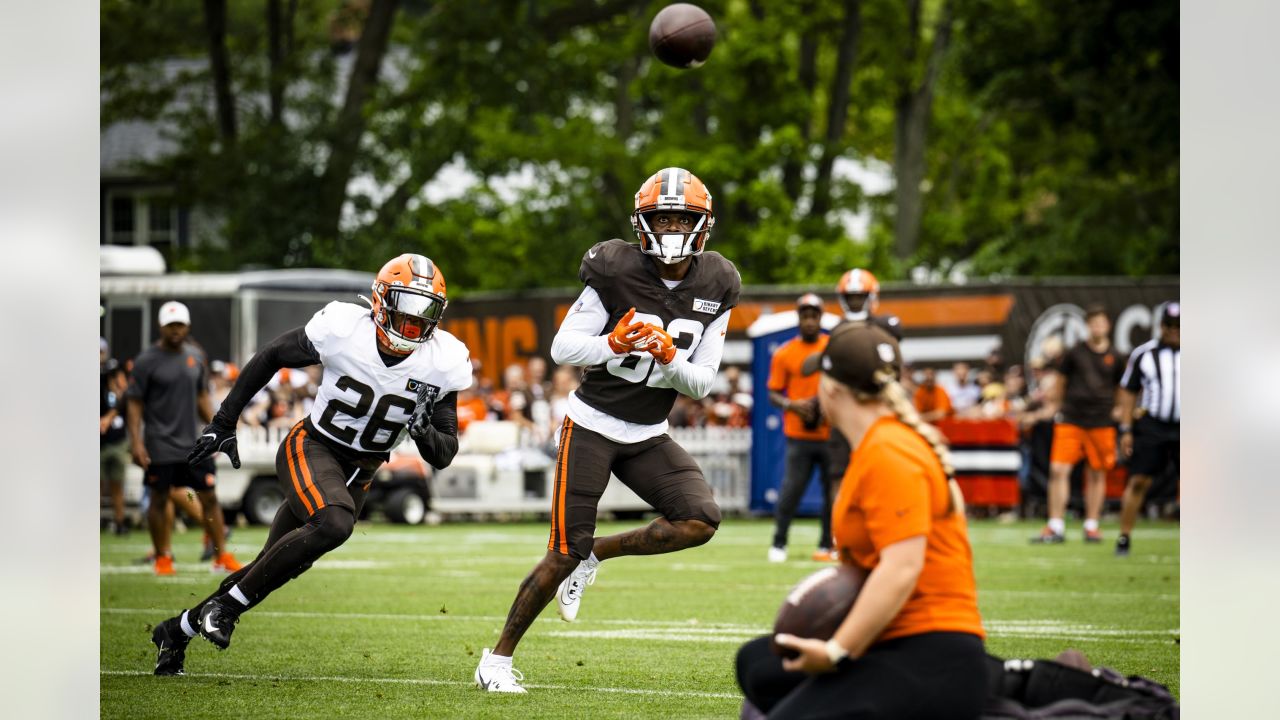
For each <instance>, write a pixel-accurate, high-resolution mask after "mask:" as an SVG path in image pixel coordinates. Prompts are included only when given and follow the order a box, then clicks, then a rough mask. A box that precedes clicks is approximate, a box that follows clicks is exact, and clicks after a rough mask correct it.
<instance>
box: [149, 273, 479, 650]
mask: <svg viewBox="0 0 1280 720" xmlns="http://www.w3.org/2000/svg"><path fill="white" fill-rule="evenodd" d="M372 289H373V293H372V296H373V297H372V300H368V299H366V302H369V304H370V305H371V306H372V309H370V308H366V307H362V306H360V305H355V304H352V303H343V302H331V303H329V304H328V305H327V306H325V308H324V309H323V310H321V311H320V312H318V313H316V314H315V316H313V317H312V318H311V321H310V322H308V323H307V324H306V326H305V327H300V328H296V329H294V330H291V331H289V332H287V333H285V334H283V335H281V336H280V337H278V338H276V339H275V340H273V341H272V342H271V343H270V344H269V345H268V346H267V347H265V348H262V350H260V351H259V352H258V353H257V354H256V355H254V356H253V358H252V359H251V360H250V361H249V362H248V363H247V364H246V365H245V367H244V370H243V371H242V372H241V373H240V378H239V379H238V380H237V381H236V384H235V386H234V387H233V388H232V389H231V392H230V393H229V394H228V395H227V397H226V399H225V400H224V401H223V403H222V406H221V408H220V409H219V410H218V413H217V414H216V415H215V416H214V418H213V422H211V423H210V424H209V425H208V426H207V427H205V428H204V430H202V431H201V433H200V437H199V438H198V439H197V440H196V444H195V447H194V448H193V449H192V450H191V454H190V455H189V456H188V461H189V462H191V463H193V464H194V463H197V462H200V461H201V460H204V459H205V458H208V457H209V456H211V455H212V454H213V453H215V452H224V453H226V454H227V456H228V457H229V458H230V460H231V463H232V465H234V466H235V467H237V468H238V467H240V456H239V452H238V449H237V447H236V434H235V431H236V421H237V420H238V419H239V417H240V413H241V411H242V410H243V409H244V406H245V404H246V403H247V402H248V401H249V400H250V398H252V397H253V395H254V394H255V393H257V392H258V391H259V390H261V389H262V387H263V386H264V385H266V384H267V382H268V381H269V380H270V379H271V377H272V376H273V375H274V374H275V373H276V371H277V370H279V369H280V368H285V367H287V368H300V367H306V366H309V365H316V364H319V365H322V366H324V378H323V380H322V381H321V384H320V389H319V392H318V394H317V396H316V399H315V404H314V405H313V407H312V409H311V414H310V415H309V416H308V417H306V418H304V419H303V420H302V421H301V422H299V423H298V424H297V425H295V426H294V427H293V429H292V430H291V431H290V432H289V435H288V437H286V438H285V440H284V442H282V443H281V444H280V449H279V450H278V451H277V453H276V476H277V477H278V478H279V482H280V487H281V489H282V490H283V491H284V495H285V498H286V503H285V504H284V505H282V506H281V507H280V510H279V512H277V513H276V517H275V519H274V520H273V521H272V523H271V530H270V532H269V533H268V535H267V542H266V544H265V545H264V546H263V548H262V552H260V553H259V554H258V556H257V558H255V559H254V560H253V562H251V563H248V564H247V565H245V566H244V567H243V568H242V569H241V570H240V571H239V572H236V573H234V574H232V575H229V576H228V577H227V578H226V579H225V580H224V581H223V582H222V584H221V585H219V587H218V589H217V591H216V592H214V593H213V594H212V595H210V596H209V597H207V598H205V599H204V600H203V601H201V602H200V603H199V604H197V605H195V606H194V607H192V608H190V609H188V610H185V611H183V612H181V613H179V614H178V615H177V616H175V617H172V618H169V619H168V620H165V621H164V622H162V623H160V624H158V625H157V626H156V629H155V631H154V632H153V634H152V638H151V639H152V642H153V643H155V645H156V648H157V650H158V651H159V655H158V657H157V659H156V667H155V674H156V675H181V674H183V672H184V669H183V663H184V660H185V653H186V647H187V643H188V641H189V640H190V639H191V638H193V637H195V636H196V635H197V634H199V635H203V636H204V637H205V638H206V639H208V640H209V641H210V642H212V643H213V644H214V645H216V646H217V647H218V648H220V649H225V648H226V647H227V646H228V645H230V643H231V633H232V630H233V629H234V628H235V624H236V622H237V620H238V619H239V617H240V614H241V613H243V612H245V611H246V610H248V609H250V608H252V607H253V606H255V605H256V604H258V603H260V602H262V600H263V598H265V597H266V596H267V595H269V594H270V593H271V592H272V591H274V590H276V589H277V588H279V587H280V586H282V585H284V584H285V583H287V582H288V581H290V580H292V579H293V578H295V577H297V576H298V575H301V574H302V573H303V572H305V571H306V570H307V569H308V568H310V567H311V564H312V563H314V562H315V561H316V560H317V559H318V558H320V556H322V555H324V554H325V553H327V552H329V551H330V550H333V549H335V548H337V547H338V546H339V545H342V543H343V542H345V541H346V539H347V538H348V537H350V536H351V531H352V529H353V528H354V526H355V523H356V518H357V517H359V516H360V508H361V506H362V505H363V504H364V499H365V493H366V492H367V491H368V489H369V485H370V483H371V481H372V478H373V473H374V471H375V470H377V468H378V467H379V466H380V465H381V464H382V463H383V462H385V461H386V460H387V457H388V453H389V451H390V450H391V448H392V447H394V446H395V445H396V444H397V443H398V442H399V441H400V440H401V439H402V437H403V436H404V435H405V434H408V435H409V436H410V437H411V438H413V441H414V443H415V444H416V445H417V446H418V451H419V452H420V453H421V454H422V457H423V458H424V459H425V460H426V461H427V462H429V463H431V465H432V466H434V467H436V468H444V467H446V466H448V465H449V463H451V462H452V461H453V456H454V455H455V454H456V453H457V452H458V423H457V392H458V391H459V390H463V389H465V388H467V387H469V386H470V385H471V360H470V356H469V353H468V352H467V348H466V346H465V345H463V344H462V343H461V342H460V341H458V340H457V339H456V338H455V337H453V336H452V335H450V334H449V333H447V332H445V331H444V330H441V329H440V328H439V327H438V325H439V323H440V319H441V317H442V316H443V315H444V310H445V306H446V305H447V304H448V303H447V300H446V298H445V284H444V275H443V274H442V273H441V272H440V269H439V268H438V267H436V265H435V264H434V263H433V262H431V260H429V259H428V258H426V257H423V256H422V255H414V254H405V255H401V256H399V257H397V258H395V259H393V260H391V261H390V262H388V263H387V264H386V265H384V266H383V267H382V270H380V271H379V272H378V275H377V278H376V279H375V280H374V282H373V288H372Z"/></svg>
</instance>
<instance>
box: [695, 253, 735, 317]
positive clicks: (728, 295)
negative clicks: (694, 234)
mask: <svg viewBox="0 0 1280 720" xmlns="http://www.w3.org/2000/svg"><path fill="white" fill-rule="evenodd" d="M702 262H703V263H704V264H705V265H706V267H705V269H704V270H703V272H704V273H705V276H706V277H707V278H709V282H711V283H713V284H714V286H715V287H717V288H720V289H722V290H723V292H724V309H725V310H728V309H729V308H732V307H736V306H737V305H738V298H739V296H740V295H741V294H742V275H740V274H739V273H738V268H737V267H735V266H734V264H733V263H732V262H730V261H729V259H728V258H726V257H725V256H723V255H721V254H720V253H718V252H716V251H714V250H711V251H707V252H704V253H702Z"/></svg>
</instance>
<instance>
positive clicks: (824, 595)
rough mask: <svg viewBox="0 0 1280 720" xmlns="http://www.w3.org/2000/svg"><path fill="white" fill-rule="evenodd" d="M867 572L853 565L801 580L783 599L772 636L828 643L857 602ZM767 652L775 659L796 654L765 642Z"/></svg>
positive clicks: (833, 567)
mask: <svg viewBox="0 0 1280 720" xmlns="http://www.w3.org/2000/svg"><path fill="white" fill-rule="evenodd" d="M866 581H867V571H866V570H863V569H862V568H860V567H856V566H853V565H833V566H831V567H825V568H822V569H821V570H819V571H817V572H815V573H813V574H812V575H810V576H808V577H806V578H805V579H803V580H801V581H800V582H799V583H797V584H796V586H795V587H794V588H793V589H792V590H791V592H790V593H789V594H788V595H787V599H786V600H785V601H783V603H782V607H780V608H778V618H777V619H776V620H774V622H773V633H774V635H777V634H778V633H789V634H791V635H795V636H796V637H802V638H813V639H815V640H830V639H831V636H832V635H835V633H836V628H838V627H840V623H842V622H844V619H845V618H846V617H848V615H849V610H850V609H852V608H853V601H854V600H857V599H858V593H859V592H860V591H861V590H862V584H863V583H864V582H866ZM769 648H770V649H771V650H773V652H774V653H775V654H777V655H781V656H782V657H787V658H793V657H796V655H798V654H799V653H797V652H796V651H795V650H792V649H790V648H784V647H782V646H780V645H778V644H777V643H776V642H774V640H773V638H772V637H770V638H769Z"/></svg>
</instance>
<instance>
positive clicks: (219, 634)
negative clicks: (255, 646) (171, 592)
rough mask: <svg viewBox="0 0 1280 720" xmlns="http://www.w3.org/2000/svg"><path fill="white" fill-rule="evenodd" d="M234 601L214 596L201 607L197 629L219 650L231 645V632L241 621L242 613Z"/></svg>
mask: <svg viewBox="0 0 1280 720" xmlns="http://www.w3.org/2000/svg"><path fill="white" fill-rule="evenodd" d="M234 602H235V601H234V600H231V601H226V600H222V599H221V598H213V599H212V600H210V601H208V602H206V603H205V604H204V607H203V608H201V609H200V618H199V620H200V624H199V625H198V626H197V627H196V630H197V631H199V633H200V634H201V635H203V636H204V639H205V640H208V641H209V642H211V643H213V644H214V645H215V646H216V647H217V648H218V649H219V650H226V649H227V648H228V647H229V646H230V645H231V633H232V632H233V631H234V630H235V629H236V623H238V622H240V613H239V612H238V611H237V609H236V608H235V607H234V606H233V605H232V603H234Z"/></svg>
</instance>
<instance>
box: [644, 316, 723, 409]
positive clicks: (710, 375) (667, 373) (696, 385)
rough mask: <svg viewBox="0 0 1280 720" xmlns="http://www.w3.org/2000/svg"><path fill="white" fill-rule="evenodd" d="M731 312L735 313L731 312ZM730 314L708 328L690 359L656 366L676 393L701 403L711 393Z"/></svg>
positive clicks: (714, 321)
mask: <svg viewBox="0 0 1280 720" xmlns="http://www.w3.org/2000/svg"><path fill="white" fill-rule="evenodd" d="M729 312H733V311H732V310H730V311H729ZM729 312H726V313H725V314H723V315H721V316H720V317H718V318H716V319H715V320H713V321H712V322H711V324H710V325H708V326H707V330H706V332H704V333H703V334H702V340H701V341H699V342H698V347H696V348H694V350H693V354H692V355H690V356H689V359H688V360H681V359H680V358H676V359H675V360H673V361H672V362H671V364H670V365H663V364H662V363H654V364H655V365H656V366H657V369H658V372H661V373H662V376H663V377H664V378H666V380H667V382H669V383H671V387H673V388H675V390H676V392H678V393H682V394H684V395H688V396H689V397H691V398H693V399H694V400H701V399H702V398H704V397H706V396H707V393H710V392H711V386H712V385H713V384H715V381H716V373H717V372H719V371H720V358H721V357H722V356H723V355H724V334H725V333H726V332H728V329H729Z"/></svg>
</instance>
